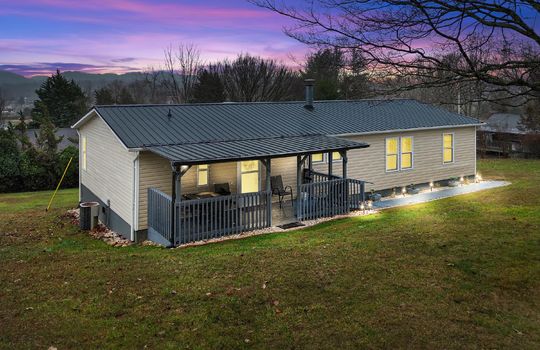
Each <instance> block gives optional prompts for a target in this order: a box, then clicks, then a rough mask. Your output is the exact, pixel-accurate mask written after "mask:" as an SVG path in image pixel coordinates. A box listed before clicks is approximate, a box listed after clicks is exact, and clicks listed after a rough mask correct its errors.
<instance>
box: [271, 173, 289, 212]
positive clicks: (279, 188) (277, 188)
mask: <svg viewBox="0 0 540 350" xmlns="http://www.w3.org/2000/svg"><path fill="white" fill-rule="evenodd" d="M270 187H271V189H272V196H278V198H279V207H280V208H282V207H283V198H284V197H285V196H286V195H290V196H291V203H292V202H293V190H292V187H291V186H283V179H282V178H281V175H277V176H271V177H270Z"/></svg>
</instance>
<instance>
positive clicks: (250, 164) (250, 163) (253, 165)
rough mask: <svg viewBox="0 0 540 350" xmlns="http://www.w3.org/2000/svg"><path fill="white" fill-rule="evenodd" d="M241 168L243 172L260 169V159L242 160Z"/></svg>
mask: <svg viewBox="0 0 540 350" xmlns="http://www.w3.org/2000/svg"><path fill="white" fill-rule="evenodd" d="M240 170H241V171H242V172H246V171H256V170H259V161H258V160H247V161H244V162H240Z"/></svg>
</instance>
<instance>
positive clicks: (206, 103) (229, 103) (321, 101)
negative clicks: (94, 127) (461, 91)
mask: <svg viewBox="0 0 540 350" xmlns="http://www.w3.org/2000/svg"><path fill="white" fill-rule="evenodd" d="M370 101H382V102H384V101H417V102H420V101H418V100H416V99H413V98H363V99H354V100H315V101H313V103H315V104H317V103H336V102H339V103H354V102H370ZM301 103H306V101H303V100H296V101H250V102H247V101H225V102H196V103H172V104H169V103H141V104H125V105H122V104H113V105H94V106H93V108H126V107H131V108H133V107H188V106H227V105H254V104H258V105H260V104H301Z"/></svg>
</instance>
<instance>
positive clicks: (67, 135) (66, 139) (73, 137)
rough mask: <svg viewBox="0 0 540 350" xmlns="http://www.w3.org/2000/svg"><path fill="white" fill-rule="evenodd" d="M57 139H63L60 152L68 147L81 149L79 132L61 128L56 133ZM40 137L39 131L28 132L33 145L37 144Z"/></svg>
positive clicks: (59, 147) (30, 130)
mask: <svg viewBox="0 0 540 350" xmlns="http://www.w3.org/2000/svg"><path fill="white" fill-rule="evenodd" d="M55 134H56V136H57V137H62V141H60V143H59V144H58V150H59V151H62V150H64V149H66V148H67V147H68V146H74V147H77V148H78V147H79V134H78V133H77V130H74V129H72V128H59V129H58V130H56V132H55ZM37 135H39V129H29V130H27V131H26V136H27V137H28V140H29V141H30V142H31V143H32V144H33V145H36V144H37V140H36V136H37Z"/></svg>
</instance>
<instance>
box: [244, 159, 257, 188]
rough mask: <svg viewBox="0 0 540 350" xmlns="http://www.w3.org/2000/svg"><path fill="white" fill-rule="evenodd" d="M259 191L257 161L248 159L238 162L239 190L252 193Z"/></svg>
mask: <svg viewBox="0 0 540 350" xmlns="http://www.w3.org/2000/svg"><path fill="white" fill-rule="evenodd" d="M258 191H259V161H258V160H248V161H245V162H240V192H241V193H252V192H258Z"/></svg>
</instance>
